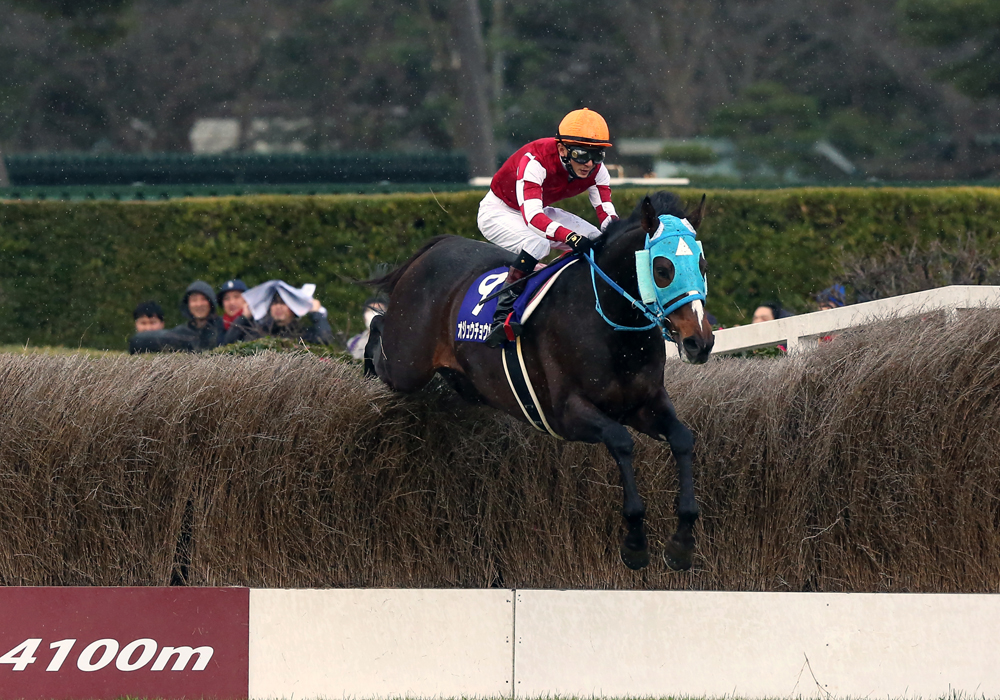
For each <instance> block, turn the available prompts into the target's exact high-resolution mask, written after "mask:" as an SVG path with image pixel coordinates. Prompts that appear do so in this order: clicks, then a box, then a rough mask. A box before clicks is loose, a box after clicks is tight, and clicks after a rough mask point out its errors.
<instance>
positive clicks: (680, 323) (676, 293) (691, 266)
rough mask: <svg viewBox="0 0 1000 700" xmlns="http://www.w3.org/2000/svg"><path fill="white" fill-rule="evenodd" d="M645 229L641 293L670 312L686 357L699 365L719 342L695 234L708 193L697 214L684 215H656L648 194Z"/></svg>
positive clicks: (642, 216)
mask: <svg viewBox="0 0 1000 700" xmlns="http://www.w3.org/2000/svg"><path fill="white" fill-rule="evenodd" d="M638 209H639V221H640V225H641V227H642V230H643V231H645V232H646V234H647V235H646V241H645V245H644V248H643V250H640V251H637V252H636V254H635V258H636V275H637V277H638V282H639V293H640V295H641V297H642V301H643V302H644V303H646V304H654V305H658V306H659V307H660V308H661V309H662V310H663V312H664V313H665V314H666V317H667V321H668V329H667V330H668V332H669V333H670V336H671V338H672V339H673V341H674V342H675V343H676V344H677V352H678V353H679V354H680V356H681V359H682V360H686V361H687V362H691V363H694V364H701V363H703V362H705V361H707V360H708V356H709V354H710V353H711V352H712V346H713V345H715V336H714V335H713V334H712V326H711V324H709V322H708V319H707V318H706V314H705V297H706V295H707V293H708V283H707V281H706V278H705V275H706V272H707V268H706V263H705V254H704V251H703V250H702V246H701V242H700V241H698V240H697V239H696V238H695V233H696V231H697V228H698V227H699V226H700V225H701V220H702V218H703V217H704V215H705V197H704V196H702V198H701V203H700V204H699V205H698V208H697V209H695V210H694V211H693V212H690V213H687V214H686V215H683V216H677V215H676V214H683V212H681V211H677V212H676V213H675V214H658V213H657V211H656V208H655V207H654V206H653V202H652V200H651V199H650V198H649V197H648V196H647V197H645V198H644V199H643V200H642V203H641V204H640V205H639V207H638Z"/></svg>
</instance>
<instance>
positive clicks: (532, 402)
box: [503, 337, 563, 440]
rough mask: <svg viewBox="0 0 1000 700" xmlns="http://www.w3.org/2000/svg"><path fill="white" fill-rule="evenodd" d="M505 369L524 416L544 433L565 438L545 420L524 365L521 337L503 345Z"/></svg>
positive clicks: (557, 437)
mask: <svg viewBox="0 0 1000 700" xmlns="http://www.w3.org/2000/svg"><path fill="white" fill-rule="evenodd" d="M503 371H504V374H506V375H507V383H508V384H509V385H510V390H511V391H512V392H513V393H514V398H515V399H517V403H518V405H520V406H521V411H523V412H524V417H525V418H527V419H528V422H529V423H531V425H532V426H533V427H534V428H535V429H536V430H539V431H541V432H543V433H548V434H549V435H551V436H552V437H554V438H556V439H557V440H562V439H563V438H562V437H561V436H559V435H558V434H556V432H555V431H554V430H552V426H550V425H549V422H548V421H547V420H545V413H544V412H543V411H542V407H541V406H540V405H539V404H538V397H537V396H535V390H534V388H533V387H532V386H531V380H530V379H529V378H528V370H527V368H526V367H525V366H524V354H523V353H522V352H521V338H520V337H518V338H517V342H516V343H504V346H503Z"/></svg>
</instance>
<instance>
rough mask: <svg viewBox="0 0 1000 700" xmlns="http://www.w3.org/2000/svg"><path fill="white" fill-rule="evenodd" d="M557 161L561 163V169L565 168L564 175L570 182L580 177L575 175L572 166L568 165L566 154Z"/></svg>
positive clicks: (567, 155)
mask: <svg viewBox="0 0 1000 700" xmlns="http://www.w3.org/2000/svg"><path fill="white" fill-rule="evenodd" d="M559 160H561V161H562V164H563V167H564V168H566V175H567V176H569V181H570V182H573V180H576V179H578V178H579V177H580V176H579V175H577V174H576V171H575V170H573V166H572V165H571V164H570V160H569V153H567V154H566V155H565V156H559Z"/></svg>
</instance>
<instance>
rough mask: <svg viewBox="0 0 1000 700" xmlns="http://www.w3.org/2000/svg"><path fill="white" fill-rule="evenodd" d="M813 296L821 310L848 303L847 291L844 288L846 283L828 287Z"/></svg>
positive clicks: (837, 307)
mask: <svg viewBox="0 0 1000 700" xmlns="http://www.w3.org/2000/svg"><path fill="white" fill-rule="evenodd" d="M813 298H814V299H815V300H816V307H817V308H818V309H819V310H820V311H829V310H830V309H839V308H840V307H842V306H846V305H847V292H846V291H845V290H844V285H842V284H835V285H833V286H832V287H827V288H826V289H824V290H823V291H822V292H820V293H819V294H816V295H815V296H814V297H813Z"/></svg>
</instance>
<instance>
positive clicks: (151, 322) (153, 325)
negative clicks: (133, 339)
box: [132, 301, 163, 333]
mask: <svg viewBox="0 0 1000 700" xmlns="http://www.w3.org/2000/svg"><path fill="white" fill-rule="evenodd" d="M132 319H133V320H134V321H135V332H136V333H144V332H146V331H162V330H163V309H161V308H160V305H159V304H157V303H156V302H155V301H144V302H142V303H141V304H139V305H138V306H137V307H135V310H134V311H133V312H132Z"/></svg>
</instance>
